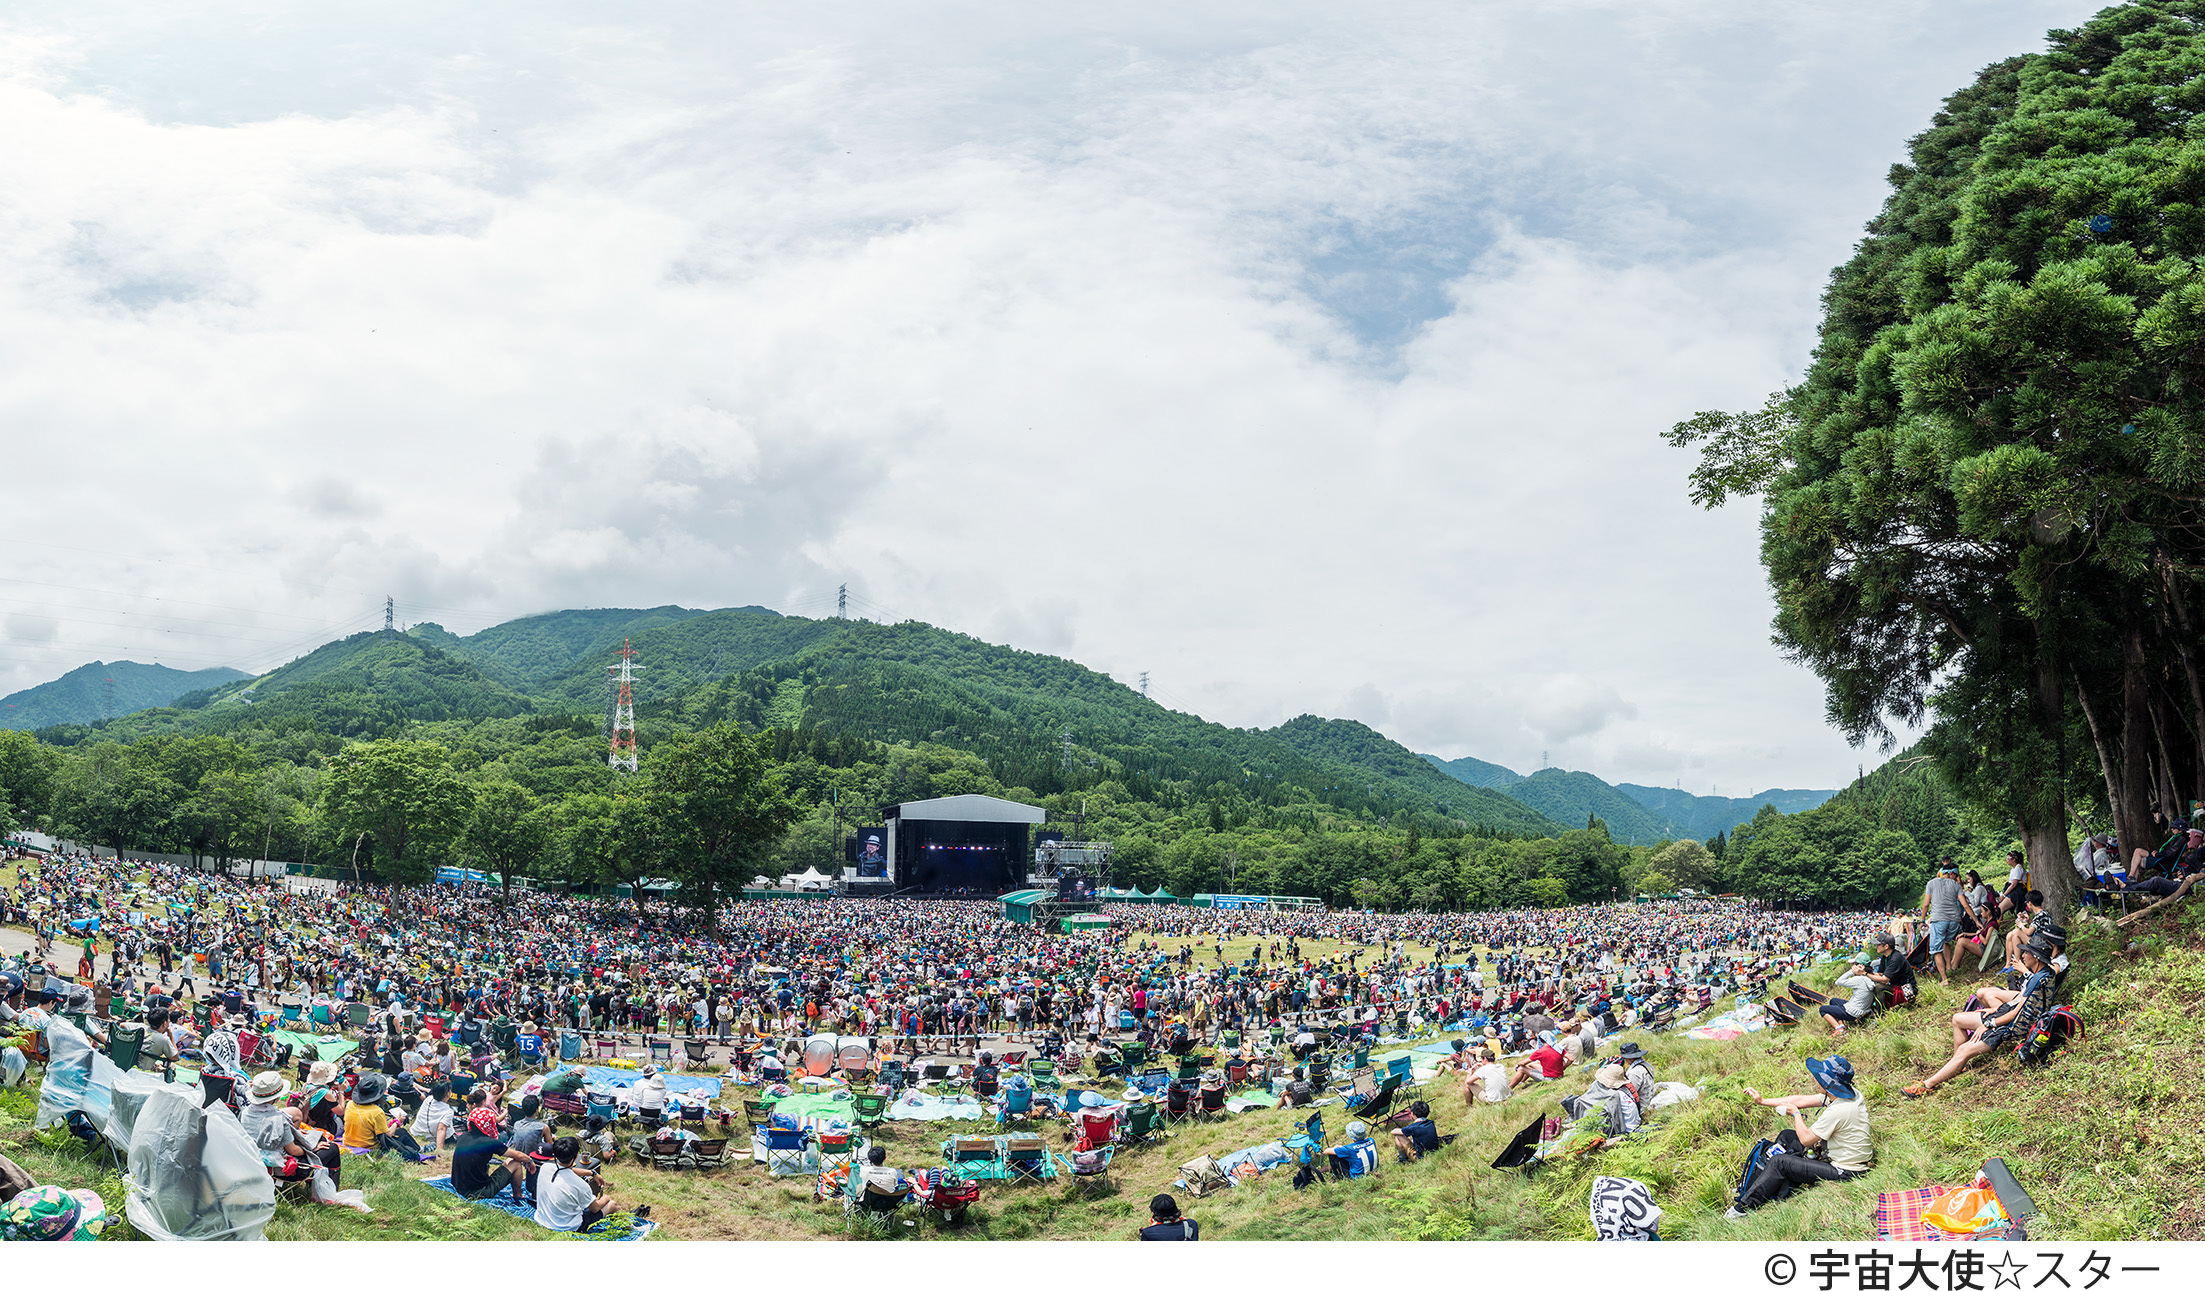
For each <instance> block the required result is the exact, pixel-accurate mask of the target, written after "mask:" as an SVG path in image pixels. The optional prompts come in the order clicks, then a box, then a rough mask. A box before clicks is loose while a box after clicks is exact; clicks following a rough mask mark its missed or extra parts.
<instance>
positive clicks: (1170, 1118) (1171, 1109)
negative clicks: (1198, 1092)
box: [1164, 1080, 1194, 1122]
mask: <svg viewBox="0 0 2205 1291" xmlns="http://www.w3.org/2000/svg"><path fill="white" fill-rule="evenodd" d="M1193 1117H1194V1082H1193V1081H1191V1080H1175V1081H1173V1082H1171V1084H1169V1085H1167V1086H1165V1087H1164V1119H1165V1121H1167V1122H1178V1121H1186V1120H1191V1119H1193Z"/></svg>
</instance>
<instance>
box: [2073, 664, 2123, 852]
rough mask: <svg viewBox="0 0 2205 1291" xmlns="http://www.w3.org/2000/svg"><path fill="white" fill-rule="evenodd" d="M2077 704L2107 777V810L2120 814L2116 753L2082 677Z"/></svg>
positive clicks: (2078, 680)
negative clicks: (2115, 767) (2109, 743)
mask: <svg viewBox="0 0 2205 1291" xmlns="http://www.w3.org/2000/svg"><path fill="white" fill-rule="evenodd" d="M2075 703H2076V705H2077V706H2078V707H2080V708H2081V709H2082V715H2083V721H2084V723H2085V724H2087V725H2088V726H2089V727H2090V743H2091V745H2092V746H2093V747H2094V748H2095V749H2096V750H2097V752H2098V772H2099V774H2100V775H2102V776H2104V777H2105V806H2106V810H2107V811H2109V812H2114V813H2118V812H2119V811H2120V809H2121V780H2120V777H2119V776H2117V775H2115V774H2114V771H2113V753H2114V751H2113V750H2111V749H2109V748H2107V747H2106V738H2105V729H2104V728H2103V727H2101V726H2099V725H2098V713H2097V710H2096V709H2094V708H2092V707H2091V706H2090V691H2089V690H2088V689H2087V688H2086V687H2084V685H2083V684H2082V678H2080V677H2077V678H2075ZM2117 818H2118V817H2117V816H2116V819H2117Z"/></svg>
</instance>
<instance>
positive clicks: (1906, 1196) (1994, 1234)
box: [1876, 1183, 2006, 1242]
mask: <svg viewBox="0 0 2205 1291" xmlns="http://www.w3.org/2000/svg"><path fill="white" fill-rule="evenodd" d="M1951 1191H1952V1189H1951V1188H1948V1187H1946V1186H1945V1185H1944V1184H1941V1183H1933V1184H1931V1185H1930V1186H1928V1187H1927V1188H1909V1189H1907V1190H1906V1191H1904V1192H1886V1193H1881V1194H1879V1195H1878V1196H1877V1197H1876V1240H1877V1241H1879V1242H1982V1241H1990V1242H1999V1241H2004V1240H2005V1239H2006V1225H2004V1224H2000V1225H1998V1226H1997V1227H1995V1228H1986V1229H1984V1230H1983V1231H1981V1232H1979V1233H1948V1232H1946V1231H1945V1230H1944V1229H1942V1228H1939V1227H1937V1226H1936V1225H1935V1224H1932V1223H1930V1222H1928V1221H1927V1220H1925V1219H1924V1218H1922V1217H1923V1216H1924V1215H1926V1214H1927V1213H1929V1207H1930V1203H1932V1202H1934V1201H1936V1200H1937V1199H1938V1198H1939V1197H1942V1196H1944V1195H1945V1194H1946V1193H1948V1192H1951Z"/></svg>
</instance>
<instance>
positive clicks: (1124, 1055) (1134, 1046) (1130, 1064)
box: [1118, 1040, 1149, 1072]
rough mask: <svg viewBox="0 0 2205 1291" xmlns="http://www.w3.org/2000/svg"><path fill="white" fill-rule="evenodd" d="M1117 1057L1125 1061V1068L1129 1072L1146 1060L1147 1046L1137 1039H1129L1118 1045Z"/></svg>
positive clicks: (1147, 1055)
mask: <svg viewBox="0 0 2205 1291" xmlns="http://www.w3.org/2000/svg"><path fill="white" fill-rule="evenodd" d="M1118 1057H1119V1059H1120V1060H1121V1061H1123V1062H1124V1063H1125V1069H1126V1070H1127V1071H1129V1072H1130V1071H1132V1070H1133V1069H1134V1068H1135V1067H1138V1066H1140V1065H1141V1064H1142V1063H1144V1062H1147V1061H1148V1058H1149V1047H1148V1046H1147V1045H1145V1044H1142V1043H1141V1042H1140V1041H1138V1040H1129V1041H1127V1042H1126V1043H1124V1044H1122V1045H1119V1046H1118Z"/></svg>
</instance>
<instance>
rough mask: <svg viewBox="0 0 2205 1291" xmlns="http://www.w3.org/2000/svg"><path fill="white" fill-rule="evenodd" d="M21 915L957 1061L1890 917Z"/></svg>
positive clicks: (1620, 911)
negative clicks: (891, 1044) (1044, 1041)
mask: <svg viewBox="0 0 2205 1291" xmlns="http://www.w3.org/2000/svg"><path fill="white" fill-rule="evenodd" d="M0 905H4V906H5V915H6V920H7V921H8V922H11V923H16V924H22V925H27V926H29V927H31V928H33V929H34V930H35V931H36V933H37V936H38V938H39V942H38V947H37V951H38V953H37V956H36V957H37V958H38V959H39V960H40V962H42V963H44V964H47V965H48V966H50V967H52V968H54V969H56V970H59V971H60V972H62V973H63V974H64V975H72V976H90V975H91V969H92V967H93V963H94V961H95V959H96V957H97V948H96V946H95V943H96V942H97V941H99V940H102V939H105V940H107V941H109V942H111V945H112V952H111V962H110V963H109V964H107V965H104V966H103V968H104V972H103V979H104V980H103V981H102V987H103V989H104V990H105V991H108V992H125V993H131V992H135V993H138V994H144V993H145V992H147V991H148V990H149V989H150V990H159V991H163V992H167V993H170V994H172V995H173V996H174V997H175V998H179V999H182V998H186V997H190V998H194V999H197V998H201V997H206V996H210V995H211V996H214V997H216V998H219V999H224V1000H226V1001H227V1002H228V1003H229V1004H230V1006H231V1008H232V1009H233V1011H234V1010H235V1009H236V1008H238V1007H240V1006H241V1005H244V1004H248V1003H254V1002H260V1001H262V1000H263V999H264V998H271V999H272V998H275V997H279V996H280V997H283V998H286V999H291V1000H297V1001H303V1002H312V1003H320V1004H323V1005H334V1006H339V1007H341V1006H342V1005H343V1004H345V1003H348V1002H352V1001H361V1002H366V1003H369V1004H371V1005H373V1006H374V1008H375V1009H376V1010H377V1013H378V1015H379V1016H382V1017H383V1018H385V1019H386V1025H387V1026H388V1027H389V1029H390V1030H391V1031H392V1033H393V1034H400V1033H403V1028H404V1027H406V1026H407V1025H408V1023H409V1021H410V1020H411V1018H412V1016H415V1015H419V1014H421V1013H423V1012H428V1011H450V1012H459V1013H470V1014H474V1015H477V1016H482V1017H490V1016H498V1017H505V1018H510V1019H513V1020H514V1021H516V1022H535V1023H537V1024H538V1025H539V1026H540V1027H543V1028H546V1029H548V1028H553V1027H558V1028H566V1029H571V1030H578V1031H584V1032H591V1031H600V1032H601V1031H612V1032H633V1033H640V1034H661V1035H670V1036H684V1037H690V1036H701V1037H706V1038H711V1039H719V1040H728V1041H735V1042H740V1043H742V1044H743V1045H744V1046H746V1047H748V1045H749V1044H750V1042H751V1041H753V1040H754V1039H757V1038H760V1037H774V1036H796V1035H799V1034H803V1033H807V1032H817V1031H832V1032H838V1033H855V1034H864V1035H890V1036H901V1037H906V1038H909V1039H910V1040H911V1041H913V1042H916V1043H919V1044H939V1045H944V1046H947V1047H949V1048H951V1049H952V1050H954V1049H955V1048H956V1047H958V1046H960V1045H962V1046H966V1047H970V1046H971V1045H972V1044H973V1043H974V1042H975V1041H976V1040H977V1038H978V1037H981V1036H990V1035H995V1036H1000V1035H1006V1034H1008V1035H1012V1036H1019V1037H1025V1038H1033V1037H1038V1036H1040V1035H1043V1034H1050V1033H1054V1034H1056V1035H1059V1036H1060V1037H1068V1038H1070V1039H1072V1040H1074V1041H1075V1042H1076V1041H1077V1040H1078V1039H1079V1038H1081V1037H1086V1038H1088V1039H1090V1040H1092V1039H1094V1038H1096V1037H1099V1036H1101V1035H1103V1034H1104V1033H1108V1032H1115V1031H1120V1030H1124V1029H1139V1028H1142V1027H1146V1026H1150V1025H1152V1024H1154V1023H1156V1022H1158V1021H1160V1020H1162V1019H1164V1018H1167V1017H1168V1018H1172V1019H1177V1020H1179V1021H1181V1022H1183V1023H1184V1024H1186V1025H1188V1026H1189V1027H1191V1028H1192V1029H1193V1030H1195V1031H1196V1032H1197V1033H1199V1034H1201V1035H1203V1036H1205V1037H1209V1036H1215V1035H1217V1034H1220V1033H1223V1032H1228V1031H1239V1030H1245V1029H1251V1028H1255V1027H1261V1026H1267V1025H1276V1024H1278V1023H1280V1022H1281V1021H1283V1020H1287V1019H1299V1018H1301V1017H1303V1016H1305V1015H1311V1016H1318V1017H1323V1018H1341V1017H1353V1018H1355V1019H1358V1020H1374V1021H1382V1022H1384V1023H1388V1024H1400V1025H1401V1026H1403V1027H1404V1029H1408V1030H1426V1029H1430V1028H1434V1027H1438V1026H1443V1025H1452V1024H1456V1023H1459V1022H1461V1021H1463V1020H1465V1019H1470V1018H1474V1017H1476V1016H1478V1015H1480V1014H1483V1015H1487V1016H1488V1017H1500V1016H1507V1015H1521V1014H1523V1013H1524V1012H1526V1011H1527V1010H1529V1009H1533V1008H1537V1009H1541V1010H1568V1009H1572V1008H1582V1007H1586V1006H1589V1005H1592V1004H1594V1003H1596V1002H1599V1003H1601V1004H1603V1005H1604V1006H1606V1007H1615V1006H1621V1007H1624V1008H1630V1009H1637V1008H1643V1007H1645V1006H1646V1005H1648V1004H1649V1003H1651V1002H1654V1001H1657V1000H1665V999H1666V1000H1670V1001H1675V1000H1687V1001H1689V1000H1694V999H1699V1000H1702V1001H1704V999H1706V998H1709V997H1712V996H1717V995H1720V994H1722V993H1724V992H1726V991H1728V990H1731V989H1734V988H1736V987H1738V986H1739V985H1741V984H1742V983H1744V982H1746V981H1750V980H1755V979H1759V978H1765V977H1768V976H1771V975H1774V974H1776V973H1781V972H1784V971H1788V970H1790V969H1792V968H1794V967H1797V966H1799V965H1802V964H1804V963H1805V962H1807V961H1808V960H1809V959H1810V958H1811V957H1813V956H1815V955H1818V954H1820V953H1822V952H1825V951H1829V950H1831V949H1833V948H1841V947H1857V946H1859V945H1861V944H1863V941H1864V938H1865V937H1866V935H1867V934H1868V933H1869V932H1870V931H1872V930H1873V929H1874V928H1876V927H1878V926H1881V924H1882V922H1883V920H1884V918H1885V916H1882V915H1876V914H1870V913H1865V912H1863V913H1851V914H1836V913H1828V912H1820V913H1803V912H1790V911H1779V910H1768V909H1761V908H1758V907H1755V906H1752V905H1750V904H1747V903H1743V902H1738V901H1716V900H1702V901H1671V902H1657V903H1647V904H1638V905H1618V906H1599V907H1591V906H1582V907H1573V908H1568V909H1555V910H1513V911H1502V912H1488V913H1476V914H1435V913H1404V914H1387V913H1379V912H1367V911H1366V912H1348V911H1310V912H1297V913H1268V912H1259V911H1223V910H1210V909H1201V908H1192V907H1181V906H1157V905H1113V906H1110V907H1108V908H1107V913H1108V914H1110V916H1111V917H1112V921H1113V922H1112V926H1111V927H1110V928H1109V929H1108V930H1106V931H1099V932H1085V933H1071V934H1064V933H1056V932H1052V931H1045V930H1042V929H1039V928H1036V927H1033V926H1029V925H1025V924H1019V923H1013V922H1010V921H1008V920H1006V919H1004V918H1003V917H1002V914H1001V912H1000V910H999V908H998V906H997V905H996V904H995V903H994V902H992V901H969V902H968V901H910V900H894V899H887V900H863V901H856V900H839V899H831V900H813V901H748V902H741V903H738V904H735V905H732V906H728V907H724V908H722V909H721V910H720V911H718V912H717V914H716V916H715V917H714V918H713V919H712V920H711V921H709V922H707V921H706V920H705V919H704V918H703V917H702V916H701V915H698V914H697V913H695V912H690V911H683V910H679V909H675V908H673V907H669V906H666V905H663V904H660V903H657V902H648V901H647V902H637V901H634V900H609V899H596V898H587V897H571V896H562V895H551V894H546V893H540V892H526V893H519V894H516V895H515V896H514V897H513V898H512V900H511V901H510V902H506V901H504V900H502V899H501V898H500V896H499V894H498V893H497V891H496V890H495V889H494V888H486V887H485V886H483V885H481V884H468V885H431V886H425V887H387V886H375V885H360V886H349V887H344V888H338V889H333V890H330V889H305V890H296V891H294V890H291V889H290V888H289V887H287V886H286V885H285V884H284V883H282V882H281V881H274V882H271V881H266V880H251V881H249V880H244V879H239V878H233V877H230V876H227V875H219V874H207V873H199V872H194V871H191V870H188V869H184V868H180V867H176V866H170V865H160V864H155V865H152V866H145V865H141V864H140V863H137V862H130V863H127V864H118V863H117V862H115V861H113V860H108V859H99V858H94V857H90V856H84V855H67V856H54V857H49V858H43V859H42V862H41V864H39V865H37V866H33V867H25V868H24V869H23V870H22V871H21V876H20V878H19V880H18V882H17V883H16V884H15V885H14V887H12V888H8V889H0ZM95 921H96V923H95ZM95 929H96V931H95ZM1165 938H1172V939H1175V940H1176V941H1177V943H1178V944H1177V945H1176V946H1175V947H1174V948H1173V949H1172V950H1171V951H1169V952H1167V950H1166V949H1165V946H1164V939H1165ZM1251 940H1253V941H1254V943H1255V944H1254V946H1253V949H1252V950H1251V951H1249V952H1248V953H1246V954H1238V953H1228V947H1229V946H1233V945H1240V944H1244V943H1246V942H1249V941H1251ZM1320 944H1323V945H1325V946H1326V947H1327V948H1325V949H1322V950H1319V949H1317V946H1318V945H1320ZM1129 1022H1130V1024H1131V1026H1130V1028H1128V1027H1127V1025H1126V1024H1127V1023H1129Z"/></svg>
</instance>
